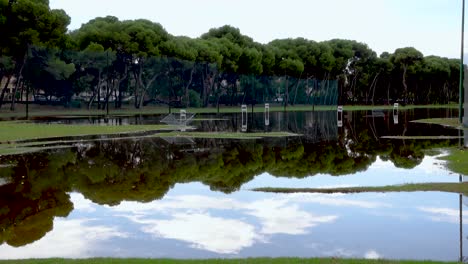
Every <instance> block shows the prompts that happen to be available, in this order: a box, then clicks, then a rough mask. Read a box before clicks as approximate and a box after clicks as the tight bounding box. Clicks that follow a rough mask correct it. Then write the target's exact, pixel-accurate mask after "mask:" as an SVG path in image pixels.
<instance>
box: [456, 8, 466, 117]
mask: <svg viewBox="0 0 468 264" xmlns="http://www.w3.org/2000/svg"><path fill="white" fill-rule="evenodd" d="M464 45H465V0H463V6H462V29H461V56H460V91H459V109H458V110H459V112H458V113H459V114H458V117H459V121H460V124H462V123H463V99H464V98H463V79H464V78H463V75H464V74H463V73H464V65H463V56H464V47H463V46H464ZM465 125H466V124H465Z"/></svg>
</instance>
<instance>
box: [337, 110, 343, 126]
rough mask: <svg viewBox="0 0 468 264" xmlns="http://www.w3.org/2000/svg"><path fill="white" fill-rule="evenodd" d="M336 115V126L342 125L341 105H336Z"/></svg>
mask: <svg viewBox="0 0 468 264" xmlns="http://www.w3.org/2000/svg"><path fill="white" fill-rule="evenodd" d="M336 117H337V119H338V127H343V106H341V105H339V106H338V111H337V112H336Z"/></svg>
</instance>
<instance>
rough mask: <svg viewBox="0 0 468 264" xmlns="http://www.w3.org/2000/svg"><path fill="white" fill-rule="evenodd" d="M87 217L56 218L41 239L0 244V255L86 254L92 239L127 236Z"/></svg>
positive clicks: (101, 239)
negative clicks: (23, 242)
mask: <svg viewBox="0 0 468 264" xmlns="http://www.w3.org/2000/svg"><path fill="white" fill-rule="evenodd" d="M89 222H90V220H84V219H81V220H63V219H56V220H55V223H54V230H53V231H51V232H50V233H48V234H47V235H46V236H45V237H44V238H43V239H41V240H39V241H36V242H35V243H33V244H30V245H26V246H24V247H21V248H14V247H11V246H8V245H2V246H0V259H25V258H50V257H60V258H87V257H91V255H90V252H89V251H90V250H93V249H95V247H96V242H98V241H105V240H109V239H112V238H116V237H127V235H126V234H124V233H121V232H119V231H118V230H117V229H116V228H113V227H107V226H89V225H90V224H89Z"/></svg>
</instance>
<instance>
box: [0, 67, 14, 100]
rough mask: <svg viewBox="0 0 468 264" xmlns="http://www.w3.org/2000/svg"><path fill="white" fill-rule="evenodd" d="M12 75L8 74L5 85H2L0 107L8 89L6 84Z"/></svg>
mask: <svg viewBox="0 0 468 264" xmlns="http://www.w3.org/2000/svg"><path fill="white" fill-rule="evenodd" d="M11 77H12V75H9V76H8V78H7V80H6V83H5V85H4V86H3V90H2V94H1V95H0V108H2V105H3V100H4V99H5V92H6V90H7V89H8V85H9V84H10V81H11Z"/></svg>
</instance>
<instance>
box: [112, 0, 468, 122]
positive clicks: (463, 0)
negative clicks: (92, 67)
mask: <svg viewBox="0 0 468 264" xmlns="http://www.w3.org/2000/svg"><path fill="white" fill-rule="evenodd" d="M463 1H464V0H463ZM106 56H107V85H106V115H109V50H107V52H106Z"/></svg>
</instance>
